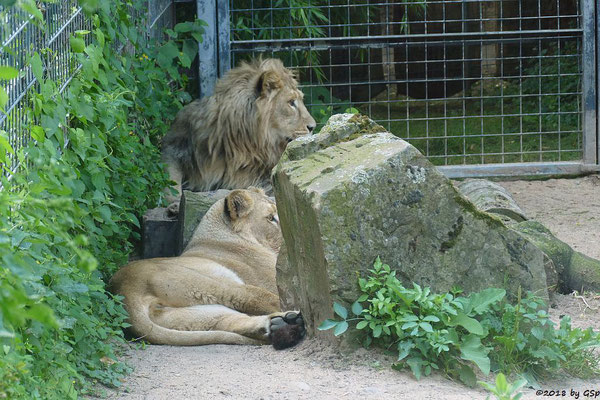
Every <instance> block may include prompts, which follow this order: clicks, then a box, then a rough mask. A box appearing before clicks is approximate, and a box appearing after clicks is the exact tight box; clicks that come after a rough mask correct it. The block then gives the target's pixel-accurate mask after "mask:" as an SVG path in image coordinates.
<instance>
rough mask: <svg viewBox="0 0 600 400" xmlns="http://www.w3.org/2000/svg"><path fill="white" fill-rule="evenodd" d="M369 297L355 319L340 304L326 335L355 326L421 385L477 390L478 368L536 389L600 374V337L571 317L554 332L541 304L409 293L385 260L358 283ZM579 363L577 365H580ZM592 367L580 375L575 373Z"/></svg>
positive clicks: (491, 296)
mask: <svg viewBox="0 0 600 400" xmlns="http://www.w3.org/2000/svg"><path fill="white" fill-rule="evenodd" d="M358 284H359V287H360V290H361V292H362V293H363V294H362V295H361V296H360V297H359V298H358V299H357V301H356V302H354V303H353V304H352V306H351V312H352V314H353V316H352V317H351V318H349V317H348V311H347V310H346V308H345V307H343V306H342V305H340V304H338V303H334V312H335V314H336V315H337V316H338V317H339V318H340V319H339V320H332V319H328V320H325V321H324V322H323V323H322V324H321V326H320V327H319V329H321V330H327V329H334V334H335V335H336V336H338V335H341V334H343V333H344V332H346V331H347V330H348V328H349V327H350V323H352V324H355V326H354V327H355V329H356V330H358V331H362V332H363V344H364V345H365V346H369V345H371V343H376V344H379V345H381V346H383V347H385V348H388V349H390V348H393V349H395V351H396V352H397V355H398V357H397V361H396V363H395V364H394V365H393V367H394V368H396V369H404V368H410V370H411V371H412V373H413V374H414V376H415V377H416V378H417V379H419V378H420V377H421V376H423V375H429V374H431V372H432V371H433V370H440V371H442V372H443V373H445V374H447V375H448V376H450V377H452V378H457V379H460V380H461V381H462V382H464V383H465V384H467V385H469V386H474V385H475V383H476V380H475V368H477V369H479V370H480V371H481V372H482V373H483V374H485V375H488V374H489V373H490V371H501V372H504V373H516V374H521V375H523V376H524V377H526V378H527V380H528V381H529V382H530V383H535V381H536V380H537V379H539V378H547V377H549V376H551V375H553V374H556V373H559V372H560V371H562V370H566V371H568V372H570V373H572V374H575V375H578V376H589V375H591V374H597V373H598V372H600V369H599V360H598V357H597V356H596V355H594V354H593V352H592V351H591V349H592V348H594V347H598V346H599V345H600V335H599V334H597V333H594V332H593V331H592V330H591V329H587V330H581V329H573V328H571V323H570V320H569V318H568V317H564V318H562V320H561V323H560V327H559V328H558V329H555V328H554V326H553V323H552V322H551V321H550V319H549V318H548V314H547V312H546V311H545V305H544V303H543V301H542V300H540V299H538V298H536V297H534V296H532V295H528V296H527V297H526V298H524V299H521V296H520V294H519V297H518V300H517V303H516V304H514V305H513V304H510V303H508V302H507V301H506V299H505V295H506V291H505V290H504V289H494V288H490V289H486V290H483V291H481V292H477V293H472V294H470V295H468V296H462V295H461V294H460V290H453V291H452V292H451V293H444V294H435V293H431V290H430V289H429V288H421V287H420V286H419V285H417V284H413V287H412V288H411V289H408V288H405V287H404V286H403V285H402V284H401V282H400V281H399V280H398V279H397V278H396V273H395V271H393V270H392V269H391V268H390V266H389V265H386V264H383V263H382V262H381V261H380V260H379V258H377V260H376V261H375V263H374V266H373V269H372V270H370V276H369V277H368V278H359V280H358ZM572 360H577V363H573V362H572ZM582 364H583V365H585V367H584V368H579V369H578V368H575V365H579V366H581V365H582Z"/></svg>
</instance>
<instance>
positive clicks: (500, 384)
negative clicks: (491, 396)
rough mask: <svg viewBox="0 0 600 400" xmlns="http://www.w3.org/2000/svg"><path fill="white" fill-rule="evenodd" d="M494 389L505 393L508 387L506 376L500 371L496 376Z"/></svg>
mask: <svg viewBox="0 0 600 400" xmlns="http://www.w3.org/2000/svg"><path fill="white" fill-rule="evenodd" d="M496 389H497V390H498V392H499V393H506V390H507V389H508V382H506V376H504V374H503V373H502V372H500V373H499V374H498V375H497V376H496Z"/></svg>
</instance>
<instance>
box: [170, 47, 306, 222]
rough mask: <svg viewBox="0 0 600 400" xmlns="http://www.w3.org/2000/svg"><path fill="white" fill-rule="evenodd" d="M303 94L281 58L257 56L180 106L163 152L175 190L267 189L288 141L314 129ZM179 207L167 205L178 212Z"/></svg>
mask: <svg viewBox="0 0 600 400" xmlns="http://www.w3.org/2000/svg"><path fill="white" fill-rule="evenodd" d="M303 97H304V95H303V94H302V92H301V91H300V90H298V85H297V82H296V80H295V78H294V76H293V74H292V72H291V71H290V70H288V69H287V68H285V67H284V66H283V64H282V62H281V61H280V60H277V59H266V60H255V61H253V62H252V63H242V64H241V65H240V66H239V67H237V68H234V69H232V70H230V71H229V72H228V73H227V74H226V75H225V76H224V77H223V78H221V79H219V81H217V83H216V87H215V92H214V94H213V95H212V96H210V97H205V98H203V99H201V100H195V101H193V102H191V103H190V104H188V105H187V106H185V107H184V108H183V109H182V110H180V111H179V113H178V114H177V116H176V117H175V121H174V122H173V125H172V126H171V129H170V131H169V132H168V133H167V135H166V136H165V137H164V139H163V143H162V155H163V161H164V162H165V163H166V164H167V168H168V172H169V175H170V178H171V180H173V181H175V182H176V183H177V185H176V189H177V192H178V195H177V196H175V197H173V196H167V198H168V200H169V202H171V203H172V202H174V201H175V200H177V199H178V198H179V195H181V190H182V187H183V188H184V189H188V190H192V191H209V190H216V189H221V188H223V189H239V188H247V187H249V186H259V187H264V188H269V187H270V174H271V170H272V169H273V167H274V166H275V164H277V162H278V161H279V158H280V157H281V154H282V153H283V151H284V150H285V146H286V145H287V143H288V142H290V141H292V140H293V139H294V138H296V137H297V136H299V135H305V134H308V133H310V132H312V131H313V129H314V128H315V126H316V123H315V120H314V119H313V117H311V115H310V114H309V113H308V111H307V109H306V107H305V106H304V103H303V101H302V99H303ZM177 207H178V206H177V205H176V204H172V205H171V206H170V207H169V209H170V210H171V211H172V212H177V210H178V208H177Z"/></svg>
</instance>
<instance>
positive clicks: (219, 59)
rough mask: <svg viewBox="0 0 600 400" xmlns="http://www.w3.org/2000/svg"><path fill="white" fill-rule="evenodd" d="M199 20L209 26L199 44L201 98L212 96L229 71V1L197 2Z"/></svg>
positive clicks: (205, 0) (211, 0) (210, 0)
mask: <svg viewBox="0 0 600 400" xmlns="http://www.w3.org/2000/svg"><path fill="white" fill-rule="evenodd" d="M197 5H198V18H199V19H201V20H203V21H204V22H206V23H207V24H208V26H207V27H206V28H205V30H204V37H203V39H204V40H203V41H202V43H200V44H199V49H198V50H199V51H198V56H199V61H200V62H199V64H200V71H199V78H200V97H204V96H210V95H211V94H212V93H213V91H214V89H215V82H216V80H217V78H218V77H219V76H222V75H223V74H224V73H225V72H227V71H228V70H229V66H230V44H229V0H197Z"/></svg>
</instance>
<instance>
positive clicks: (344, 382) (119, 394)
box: [102, 175, 600, 400]
mask: <svg viewBox="0 0 600 400" xmlns="http://www.w3.org/2000/svg"><path fill="white" fill-rule="evenodd" d="M500 183H501V184H502V185H503V186H505V187H506V188H507V189H508V190H509V191H510V192H511V193H513V195H514V198H515V200H516V201H517V203H518V204H519V205H520V206H521V208H522V209H523V210H524V211H525V213H526V214H527V215H528V216H529V217H530V218H533V219H537V220H539V221H541V222H542V223H544V224H545V225H546V226H547V227H548V228H549V229H550V230H551V231H552V232H553V233H554V234H555V235H556V236H557V237H559V238H560V239H561V240H563V241H565V242H567V243H568V244H570V245H571V246H573V247H574V248H575V249H576V250H578V251H581V252H583V253H584V254H587V255H588V256H591V257H595V258H599V259H600V176H597V175H593V176H588V177H583V178H577V179H551V180H546V181H510V182H500ZM585 299H586V301H587V302H588V304H589V305H590V306H591V307H592V308H588V307H586V304H585V303H584V301H583V300H582V299H581V298H577V297H574V296H569V295H558V296H557V297H556V298H555V300H554V304H553V307H554V308H551V309H550V312H551V314H552V316H553V318H554V319H557V318H558V316H560V315H564V314H568V315H570V316H571V317H572V319H573V321H574V325H576V326H580V327H587V326H592V327H594V328H595V329H600V311H598V310H597V307H600V301H599V300H598V299H596V298H595V297H594V294H587V295H586V297H585ZM124 359H125V360H126V362H128V363H129V364H130V365H131V366H133V368H134V371H133V373H132V374H131V375H130V376H129V377H127V378H126V379H125V380H124V382H123V386H122V387H121V388H120V389H119V390H117V391H114V390H108V389H103V390H102V392H103V393H102V396H108V398H110V399H131V400H133V399H140V400H141V399H148V400H149V399H168V400H177V399H265V400H266V399H308V400H310V399H484V398H485V397H486V392H484V391H483V390H482V389H469V388H467V387H465V386H463V385H462V384H460V383H455V382H452V381H450V380H448V379H446V378H444V377H443V376H440V375H438V376H433V377H427V378H424V379H421V380H420V381H416V380H415V379H414V378H413V377H412V375H411V374H410V373H408V372H398V371H394V370H392V369H391V368H390V364H391V362H392V361H393V360H392V359H388V358H386V357H385V356H383V355H379V354H375V353H373V352H367V351H365V350H362V349H361V350H358V351H357V352H355V353H353V354H349V355H348V354H340V352H339V351H336V350H335V349H332V348H330V347H328V346H325V345H323V344H322V343H319V342H317V341H315V340H310V339H307V340H305V341H304V342H302V343H301V344H299V345H298V346H296V347H295V348H292V349H288V350H284V351H276V350H274V349H273V348H271V347H269V346H225V345H214V346H202V347H170V346H147V347H146V348H145V349H142V348H141V347H140V346H139V345H136V346H132V347H131V348H130V349H127V351H126V354H125V356H124ZM491 379H492V378H491V377H487V380H491ZM541 389H542V390H547V391H550V390H560V392H559V393H558V396H559V397H563V398H573V399H575V398H591V397H584V391H585V390H589V389H592V390H600V379H597V380H594V381H581V380H577V379H570V378H568V377H565V378H564V379H560V380H559V381H556V382H546V383H544V384H543V386H542V388H541ZM562 390H565V396H562ZM524 392H525V393H524V397H523V398H524V399H541V398H544V397H549V396H548V395H550V392H547V393H545V394H544V393H542V394H539V395H538V394H536V392H535V390H532V389H527V390H525V391H524ZM553 397H556V395H555V396H553Z"/></svg>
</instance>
